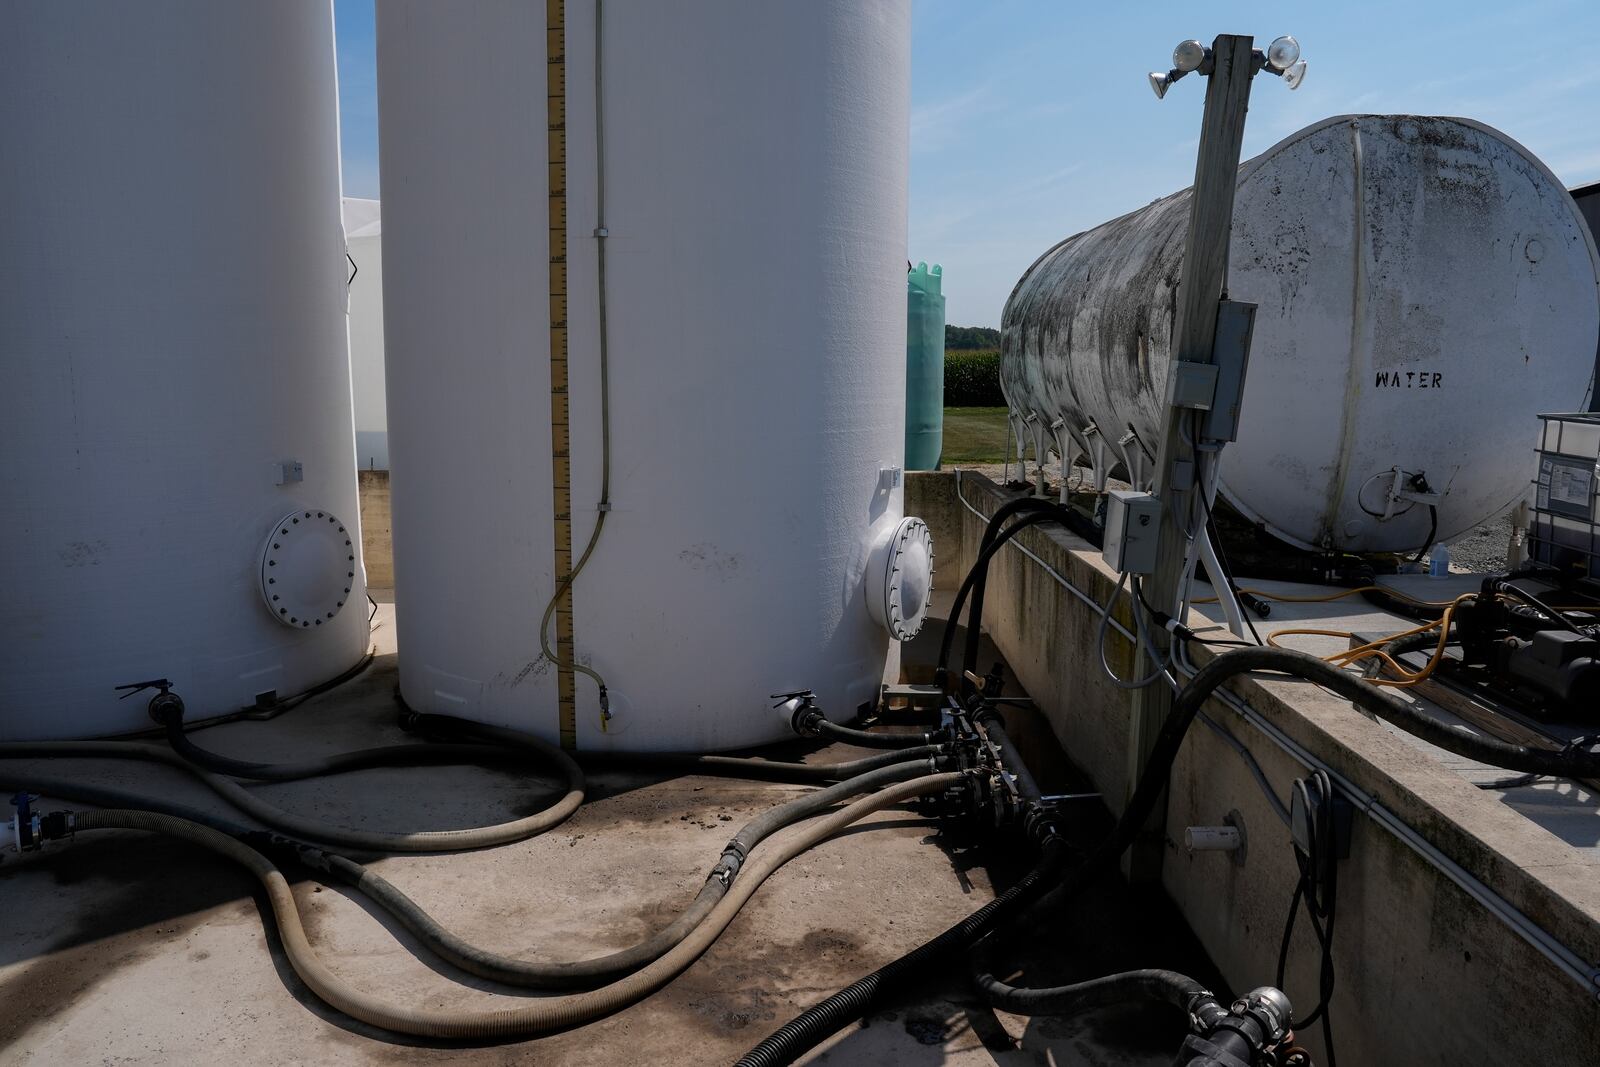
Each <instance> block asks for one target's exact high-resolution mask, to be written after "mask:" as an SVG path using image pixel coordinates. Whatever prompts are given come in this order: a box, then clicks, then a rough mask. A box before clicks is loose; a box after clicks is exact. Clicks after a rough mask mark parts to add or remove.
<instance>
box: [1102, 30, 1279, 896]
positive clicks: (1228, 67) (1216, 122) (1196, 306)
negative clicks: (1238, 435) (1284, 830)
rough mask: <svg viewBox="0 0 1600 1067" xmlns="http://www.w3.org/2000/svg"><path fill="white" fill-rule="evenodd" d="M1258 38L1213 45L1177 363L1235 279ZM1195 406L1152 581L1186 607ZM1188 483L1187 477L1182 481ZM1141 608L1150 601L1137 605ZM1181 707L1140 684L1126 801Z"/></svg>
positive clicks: (1173, 606)
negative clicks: (1236, 226) (1184, 467)
mask: <svg viewBox="0 0 1600 1067" xmlns="http://www.w3.org/2000/svg"><path fill="white" fill-rule="evenodd" d="M1252 46H1253V38H1250V37H1236V36H1233V35H1232V34H1223V35H1221V36H1219V37H1218V38H1217V39H1216V40H1215V41H1214V42H1212V45H1211V56H1212V69H1211V74H1210V75H1209V77H1208V79H1207V82H1206V107H1205V116H1204V118H1202V119H1201V123H1200V149H1199V154H1198V158H1197V159H1196V160H1195V167H1194V194H1193V196H1192V197H1191V199H1190V201H1189V236H1188V239H1187V240H1186V241H1185V242H1184V246H1183V274H1182V277H1181V278H1180V279H1179V281H1178V296H1177V302H1178V303H1177V312H1178V314H1177V322H1176V323H1175V325H1174V329H1173V337H1172V356H1173V367H1172V369H1171V370H1169V371H1168V374H1169V375H1170V374H1173V373H1176V370H1177V366H1176V364H1177V362H1178V361H1186V362H1190V363H1210V362H1211V347H1212V341H1213V339H1214V337H1215V335H1216V332H1217V304H1218V303H1219V302H1220V301H1221V299H1222V294H1223V293H1224V291H1226V289H1227V284H1228V239H1229V235H1230V231H1231V230H1232V227H1233V195H1234V190H1235V188H1236V186H1237V183H1238V172H1239V152H1240V150H1241V147H1242V145H1243V143H1244V120H1245V112H1246V110H1247V109H1248V106H1249V103H1250V81H1251V76H1252V75H1253V74H1254V70H1253V61H1252V52H1253V48H1252ZM1189 414H1190V413H1189V412H1188V411H1186V410H1182V409H1175V408H1172V409H1169V410H1168V411H1167V425H1166V430H1165V433H1164V434H1163V436H1162V438H1161V448H1160V451H1159V452H1158V453H1157V454H1156V472H1155V481H1154V485H1153V486H1152V492H1154V493H1155V495H1156V496H1157V497H1159V498H1160V500H1161V530H1160V533H1159V535H1158V537H1157V542H1156V544H1157V550H1156V551H1157V557H1156V570H1155V572H1154V573H1153V574H1151V575H1150V576H1149V577H1147V578H1146V579H1145V581H1144V591H1145V598H1146V599H1147V600H1148V601H1149V602H1150V604H1151V606H1152V607H1154V608H1156V609H1158V610H1161V611H1166V612H1169V613H1171V614H1174V615H1175V614H1177V606H1178V602H1179V597H1180V594H1181V590H1180V589H1179V584H1180V582H1181V581H1182V578H1183V574H1182V572H1183V560H1184V555H1185V552H1186V550H1187V548H1188V545H1187V543H1186V541H1185V539H1184V536H1183V532H1182V529H1181V526H1184V525H1187V521H1185V522H1183V523H1180V522H1179V517H1180V516H1187V515H1189V514H1190V510H1191V509H1192V508H1193V507H1194V504H1195V501H1194V494H1195V493H1197V492H1199V491H1200V485H1199V483H1198V479H1195V478H1192V477H1191V478H1190V479H1188V483H1189V484H1188V485H1187V486H1186V487H1185V488H1182V489H1179V488H1177V487H1176V486H1175V485H1174V483H1173V478H1172V470H1173V464H1174V463H1177V462H1180V461H1187V462H1188V463H1189V464H1190V466H1189V468H1188V469H1189V470H1190V471H1193V470H1195V466H1194V458H1195V456H1194V449H1193V448H1192V447H1190V446H1189V445H1187V444H1185V443H1184V440H1183V435H1182V433H1181V432H1180V420H1181V419H1182V418H1184V417H1185V416H1187V415H1189ZM1179 484H1184V483H1182V482H1180V483H1179ZM1133 610H1134V611H1138V610H1140V609H1139V607H1138V606H1137V605H1135V606H1134V608H1133ZM1152 629H1153V630H1154V634H1153V639H1154V641H1155V644H1156V648H1157V650H1158V651H1159V652H1161V653H1162V654H1165V653H1166V649H1167V644H1168V642H1169V641H1170V640H1171V637H1170V635H1169V634H1168V633H1167V631H1165V630H1163V629H1161V628H1159V627H1153V628H1152ZM1137 663H1138V666H1137V668H1136V669H1135V672H1134V675H1135V677H1139V678H1143V677H1145V676H1146V675H1148V674H1149V672H1151V671H1153V670H1155V667H1156V664H1155V663H1153V662H1151V660H1150V658H1149V653H1148V652H1147V651H1145V650H1144V649H1142V648H1141V649H1140V650H1139V652H1138V656H1137ZM1171 711H1172V691H1171V689H1169V688H1168V687H1167V686H1166V685H1165V684H1164V683H1161V682H1157V683H1155V684H1154V685H1148V686H1145V687H1144V688H1143V689H1138V690H1135V691H1134V694H1133V718H1132V721H1131V722H1130V724H1129V727H1128V730H1129V733H1128V783H1127V792H1126V794H1125V796H1124V797H1123V800H1124V802H1126V801H1127V799H1128V797H1131V796H1132V795H1133V789H1134V786H1135V785H1137V784H1138V781H1139V776H1140V775H1141V774H1143V773H1144V768H1145V765H1146V764H1147V763H1148V762H1149V759H1150V750H1151V747H1152V746H1153V745H1154V744H1155V740H1156V737H1157V736H1158V735H1159V734H1160V733H1161V728H1162V726H1163V725H1164V724H1165V723H1166V721H1167V716H1168V714H1170V712H1171ZM1165 812H1166V805H1165V804H1158V805H1157V806H1156V814H1155V815H1153V816H1151V824H1150V825H1149V826H1147V827H1146V828H1145V833H1144V834H1142V835H1141V836H1140V838H1139V839H1138V840H1137V841H1135V842H1134V845H1133V848H1132V849H1130V850H1129V851H1128V853H1127V857H1126V860H1125V873H1126V874H1127V876H1128V878H1129V880H1130V881H1135V882H1149V881H1155V880H1158V879H1159V878H1160V876H1161V859H1162V854H1163V852H1164V845H1163V840H1162V839H1163V836H1164V829H1165Z"/></svg>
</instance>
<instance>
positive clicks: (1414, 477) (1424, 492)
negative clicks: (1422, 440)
mask: <svg viewBox="0 0 1600 1067" xmlns="http://www.w3.org/2000/svg"><path fill="white" fill-rule="evenodd" d="M1402 500H1409V501H1411V502H1413V503H1417V504H1426V505H1428V506H1429V507H1437V506H1438V504H1439V503H1440V501H1442V500H1444V494H1443V493H1435V492H1433V489H1432V487H1431V486H1429V485H1428V479H1427V477H1426V475H1424V473H1423V472H1422V471H1417V472H1416V473H1415V474H1413V473H1411V472H1410V471H1404V470H1401V469H1400V468H1399V467H1396V468H1395V469H1394V484H1392V485H1391V486H1390V487H1389V492H1388V494H1387V498H1386V499H1385V500H1384V504H1383V519H1382V521H1384V522H1388V521H1389V520H1390V519H1392V518H1394V514H1395V510H1394V509H1395V505H1396V504H1397V503H1399V502H1400V501H1402Z"/></svg>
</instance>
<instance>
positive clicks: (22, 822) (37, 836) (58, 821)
mask: <svg viewBox="0 0 1600 1067" xmlns="http://www.w3.org/2000/svg"><path fill="white" fill-rule="evenodd" d="M38 799H39V798H38V797H37V796H35V795H33V794H32V793H18V794H16V795H15V796H13V797H12V798H11V806H12V807H14V808H16V809H17V810H16V813H15V814H14V815H12V817H11V846H12V847H13V848H15V849H16V850H17V851H18V852H37V851H39V850H40V849H41V848H43V847H44V846H45V842H47V841H59V840H61V839H62V838H64V837H71V836H72V835H73V833H74V832H75V831H76V829H77V820H76V817H75V816H74V814H73V813H72V812H70V811H52V812H50V813H49V814H47V815H40V814H39V813H38V812H36V811H34V810H33V802H34V801H35V800H38Z"/></svg>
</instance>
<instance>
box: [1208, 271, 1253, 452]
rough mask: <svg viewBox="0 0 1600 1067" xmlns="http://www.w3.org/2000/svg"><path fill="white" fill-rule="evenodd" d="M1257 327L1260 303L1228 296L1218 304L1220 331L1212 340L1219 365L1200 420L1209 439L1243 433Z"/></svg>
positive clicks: (1214, 363)
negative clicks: (1243, 411) (1252, 341)
mask: <svg viewBox="0 0 1600 1067" xmlns="http://www.w3.org/2000/svg"><path fill="white" fill-rule="evenodd" d="M1255 328H1256V305H1254V304H1247V303H1245V302H1243V301H1242V300H1224V301H1222V302H1221V303H1220V304H1218V305H1217V332H1216V334H1215V335H1214V336H1213V338H1212V341H1211V363H1210V366H1214V367H1216V369H1217V377H1216V386H1215V388H1214V390H1213V392H1212V398H1211V406H1210V408H1208V409H1207V410H1206V414H1205V417H1204V419H1202V420H1201V423H1200V436H1201V437H1202V438H1203V439H1205V440H1207V441H1235V440H1238V437H1239V408H1240V406H1241V405H1242V404H1243V403H1244V376H1245V371H1247V370H1248V369H1249V367H1250V338H1251V336H1252V335H1253V334H1254V333H1255Z"/></svg>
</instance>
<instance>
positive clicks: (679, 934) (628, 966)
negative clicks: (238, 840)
mask: <svg viewBox="0 0 1600 1067" xmlns="http://www.w3.org/2000/svg"><path fill="white" fill-rule="evenodd" d="M933 770H934V768H933V761H932V760H920V761H918V762H915V763H902V764H898V765H896V766H891V767H884V768H882V769H880V770H877V771H873V772H871V773H868V774H863V775H861V776H859V777H856V778H852V779H850V780H849V781H845V782H840V783H839V784H837V785H834V786H830V787H828V788H827V789H821V790H818V791H817V792H815V793H809V794H807V795H806V796H803V797H799V798H797V799H795V800H791V801H790V802H788V803H787V804H782V805H779V806H778V807H776V808H773V809H772V810H770V811H767V812H765V813H763V814H762V815H759V816H757V817H756V818H755V819H753V820H752V821H751V822H750V823H749V824H747V825H746V826H745V827H744V828H743V829H742V830H740V831H739V832H738V833H737V834H736V835H734V838H733V840H732V841H730V842H729V844H728V848H727V849H725V850H724V851H723V857H724V862H726V859H727V856H728V854H729V852H735V853H737V855H738V857H739V862H741V863H742V861H743V859H744V858H745V857H746V856H748V855H749V854H750V853H751V851H752V850H753V849H754V848H755V846H756V845H757V844H759V843H760V842H761V841H762V840H763V839H765V838H767V837H770V836H771V835H772V834H774V833H777V832H778V831H779V830H781V829H783V828H784V827H785V826H790V825H792V824H794V823H796V822H799V821H800V820H801V819H806V818H809V817H811V816H813V815H816V814H818V813H820V812H822V811H824V810H826V809H827V808H830V807H832V806H833V805H834V804H836V803H838V802H839V801H841V800H845V799H848V798H850V797H853V796H859V795H860V794H862V793H870V792H873V791H874V790H877V789H879V788H882V787H884V786H889V785H894V784H896V783H898V782H904V781H908V780H911V779H915V778H921V777H924V776H927V775H929V774H931V773H933ZM328 861H329V862H328V870H329V871H331V872H332V873H334V874H337V875H338V876H339V877H340V878H341V879H342V880H344V881H345V882H347V883H348V884H350V885H351V886H353V887H354V888H355V889H357V890H359V891H360V892H361V893H362V894H364V895H365V896H367V897H369V898H371V899H372V900H373V901H375V902H376V903H377V904H378V905H379V906H381V907H382V908H383V909H384V910H385V911H387V912H388V913H389V914H390V915H393V916H394V917H395V918H396V919H398V920H399V921H400V923H401V925H402V926H404V927H405V928H406V929H407V930H409V931H411V933H413V934H414V935H416V937H417V939H418V940H420V941H422V942H423V943H424V944H425V945H427V946H428V948H429V949H430V950H431V951H432V952H434V953H435V954H436V955H438V956H439V957H440V958H441V959H444V960H447V961H449V962H450V963H453V964H454V965H455V966H457V967H459V968H461V969H462V970H463V971H466V972H468V973H469V974H475V975H477V976H478V977H480V978H488V979H492V980H493V981H496V982H503V983H505V984H506V985H515V986H522V987H524V988H531V989H573V988H585V987H588V986H593V985H597V984H599V983H601V982H606V981H611V980H613V979H616V978H620V977H621V976H623V975H625V974H628V973H630V972H632V971H636V970H638V969H639V968H640V967H643V966H644V965H645V964H647V963H649V962H650V961H651V960H653V959H656V958H657V957H659V956H661V955H662V954H663V953H665V952H667V951H668V950H669V949H671V948H672V947H673V946H674V945H676V944H678V943H679V942H680V941H682V940H683V939H684V938H685V937H687V936H689V933H690V932H691V931H693V930H694V929H695V928H696V927H697V926H699V925H700V924H701V923H702V922H704V921H705V918H706V916H707V915H709V914H711V910H712V909H713V908H714V907H716V905H717V902H718V901H720V900H721V899H722V898H723V897H724V896H726V895H727V892H728V889H729V887H730V885H732V884H733V883H734V882H736V881H737V872H736V871H728V877H727V880H726V881H724V880H723V878H722V877H720V876H719V872H721V871H724V870H725V868H724V867H723V865H722V864H720V863H719V864H718V867H717V869H716V870H714V871H713V872H712V873H711V874H710V875H709V876H707V878H706V881H705V884H704V885H703V886H701V888H700V892H699V893H698V894H697V895H696V896H695V898H694V900H692V901H691V902H690V904H689V906H688V907H687V908H685V909H684V910H683V912H682V913H680V914H679V915H678V917H677V918H676V919H674V920H673V921H672V922H671V923H670V924H668V925H667V926H665V927H663V928H662V929H660V930H658V931H656V932H655V933H654V934H652V935H650V936H649V937H648V938H646V939H645V940H643V941H641V942H639V943H638V944H635V945H632V946H630V947H629V948H625V949H621V950H619V951H616V952H611V953H608V954H606V955H604V956H597V957H594V958H592V959H586V960H573V961H569V962H552V961H541V960H521V959H516V958H515V957H511V956H503V955H500V954H499V953H496V952H491V951H489V950H487V949H482V948H479V947H478V946H476V945H473V944H472V943H471V942H469V941H467V940H465V939H463V938H461V937H459V936H457V935H456V934H454V933H451V932H450V931H449V930H448V929H446V928H445V927H444V926H443V925H441V924H440V923H439V922H438V920H436V919H434V918H433V916H431V915H429V914H428V913H427V912H426V911H424V910H423V909H422V908H421V907H420V906H418V904H417V903H416V902H415V901H413V900H412V899H411V898H410V897H408V896H406V895H405V894H404V893H403V892H401V891H400V890H399V889H398V888H396V887H395V886H394V885H393V884H392V883H390V882H389V881H387V880H386V879H384V878H383V876H382V875H380V874H378V873H377V872H376V871H372V870H370V869H368V868H366V867H363V866H362V865H361V864H358V863H353V862H351V861H350V860H347V859H345V858H344V857H343V856H330V857H328Z"/></svg>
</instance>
